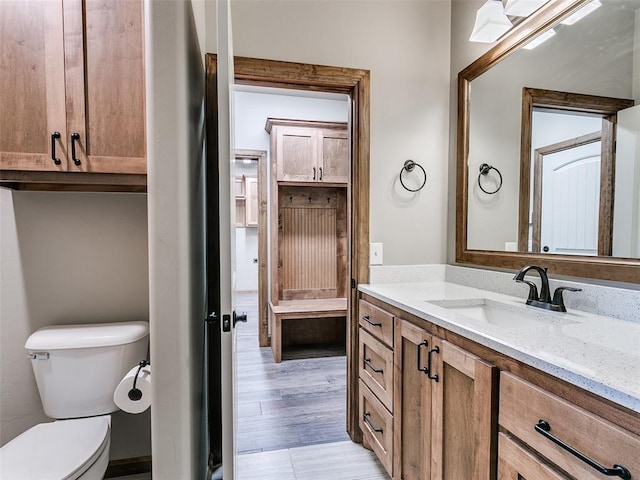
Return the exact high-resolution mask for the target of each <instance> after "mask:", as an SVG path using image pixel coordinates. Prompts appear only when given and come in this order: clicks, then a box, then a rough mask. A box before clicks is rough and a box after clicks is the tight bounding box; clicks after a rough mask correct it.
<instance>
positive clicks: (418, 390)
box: [393, 318, 498, 480]
mask: <svg viewBox="0 0 640 480" xmlns="http://www.w3.org/2000/svg"><path fill="white" fill-rule="evenodd" d="M395 338H396V342H395V349H394V353H395V379H396V382H395V402H394V403H395V411H394V422H395V423H394V433H395V437H394V452H395V456H394V472H395V475H394V477H393V478H394V479H397V480H399V479H402V480H411V479H416V480H417V479H424V478H430V479H443V480H444V479H450V480H458V479H461V478H470V479H471V478H472V479H475V480H491V479H493V478H495V461H494V459H493V457H492V455H494V454H495V441H494V439H495V433H496V418H495V412H496V401H495V399H496V395H495V391H496V388H497V378H498V377H497V369H496V368H495V367H493V366H492V365H490V364H488V363H486V362H484V361H483V360H482V359H480V358H478V357H476V356H475V355H472V354H471V353H469V352H467V351H465V350H463V349H461V348H459V347H457V346H455V345H453V344H451V343H449V342H447V341H445V340H442V339H440V338H438V337H436V336H433V335H431V334H430V333H429V332H428V331H426V330H424V329H422V328H420V327H418V326H416V325H414V324H412V323H410V322H408V321H406V320H402V319H399V318H396V323H395Z"/></svg>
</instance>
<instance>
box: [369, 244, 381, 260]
mask: <svg viewBox="0 0 640 480" xmlns="http://www.w3.org/2000/svg"><path fill="white" fill-rule="evenodd" d="M369 264H370V265H382V244H381V243H370V244H369Z"/></svg>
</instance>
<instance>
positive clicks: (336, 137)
mask: <svg viewBox="0 0 640 480" xmlns="http://www.w3.org/2000/svg"><path fill="white" fill-rule="evenodd" d="M266 130H267V132H269V133H270V134H271V137H272V147H271V151H272V154H274V153H275V166H276V169H275V170H276V180H277V181H278V182H287V183H294V184H295V183H325V184H334V185H346V184H348V183H349V177H350V175H349V168H350V167H349V166H350V162H349V141H348V138H347V124H346V123H341V122H313V121H303V120H285V119H275V118H269V119H267V125H266Z"/></svg>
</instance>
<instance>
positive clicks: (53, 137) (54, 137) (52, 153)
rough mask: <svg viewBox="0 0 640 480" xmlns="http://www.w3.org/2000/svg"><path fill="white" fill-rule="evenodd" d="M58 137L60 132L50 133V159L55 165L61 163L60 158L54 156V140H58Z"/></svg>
mask: <svg viewBox="0 0 640 480" xmlns="http://www.w3.org/2000/svg"><path fill="white" fill-rule="evenodd" d="M59 138H60V132H53V133H52V134H51V160H53V163H55V164H56V165H60V164H61V163H62V160H60V159H59V158H58V157H56V140H58V139H59Z"/></svg>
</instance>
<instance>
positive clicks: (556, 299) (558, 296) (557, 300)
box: [551, 287, 582, 312]
mask: <svg viewBox="0 0 640 480" xmlns="http://www.w3.org/2000/svg"><path fill="white" fill-rule="evenodd" d="M565 290H567V291H569V292H581V291H582V289H581V288H574V287H558V288H556V290H555V292H553V301H552V302H551V304H552V305H556V306H557V307H558V308H557V310H558V311H560V312H566V311H567V308H566V307H565V306H564V298H562V292H563V291H565Z"/></svg>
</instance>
